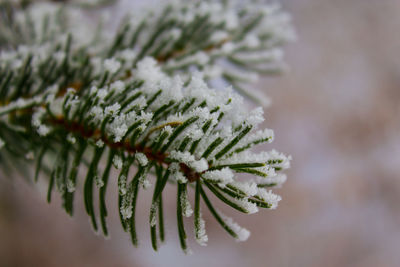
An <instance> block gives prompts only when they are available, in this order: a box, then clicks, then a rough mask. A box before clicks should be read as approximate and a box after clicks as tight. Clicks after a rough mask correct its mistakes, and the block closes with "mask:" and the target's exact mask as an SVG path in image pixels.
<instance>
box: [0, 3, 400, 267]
mask: <svg viewBox="0 0 400 267" xmlns="http://www.w3.org/2000/svg"><path fill="white" fill-rule="evenodd" d="M133 2H136V3H133ZM149 2H155V3H157V1H146V2H144V1H129V0H125V1H121V3H120V4H119V7H117V8H122V7H126V6H128V5H129V6H131V7H132V6H135V5H138V4H140V5H145V4H148V3H149ZM281 2H282V5H283V7H284V9H286V10H287V11H289V12H290V13H291V14H292V16H293V23H294V25H295V28H296V31H297V35H298V40H297V42H295V43H292V44H290V45H289V46H287V47H286V52H287V53H286V61H287V63H288V65H290V67H291V70H290V72H289V73H287V74H285V75H283V76H280V77H274V78H266V79H263V80H262V81H260V83H259V84H258V87H259V88H260V89H261V90H263V91H265V92H266V93H267V94H268V95H269V96H270V97H271V98H272V100H273V103H272V106H271V107H270V108H268V109H267V110H266V116H267V120H266V122H265V125H264V126H265V127H268V128H272V129H274V130H275V134H276V140H275V142H274V143H273V144H272V145H269V146H267V147H266V149H272V148H277V149H278V150H280V151H282V152H285V153H287V154H291V155H292V156H293V158H294V160H293V161H292V168H291V169H290V170H289V172H288V181H287V182H286V184H285V185H284V186H283V187H282V188H281V189H279V190H277V192H278V193H279V194H280V195H281V196H282V197H283V200H282V201H281V202H280V206H279V208H278V209H277V210H274V211H268V210H266V211H262V212H259V213H257V214H255V215H251V216H248V215H247V216H242V215H241V214H239V213H236V212H234V211H232V210H229V209H228V210H226V213H228V214H230V215H232V217H234V218H235V220H236V221H237V222H239V223H240V224H241V225H243V226H245V227H246V228H248V229H249V230H251V232H252V235H251V237H250V239H249V240H248V241H247V242H245V243H237V242H235V241H234V240H233V239H232V238H230V237H229V236H228V235H227V234H226V233H225V232H224V231H223V230H221V229H220V226H219V225H218V224H217V223H216V222H215V221H214V219H213V218H212V217H211V216H210V214H209V213H206V212H205V220H206V228H207V232H208V236H209V245H208V246H207V247H200V246H198V245H196V244H195V242H193V240H191V245H192V246H191V247H192V249H193V251H194V254H193V255H190V256H186V255H184V254H183V252H181V250H180V248H179V245H178V240H177V237H178V236H177V229H176V223H175V220H176V219H175V198H174V197H172V198H170V199H169V200H167V198H165V200H166V201H165V202H166V203H165V205H166V207H167V210H171V214H169V215H168V214H167V215H166V217H167V218H166V223H167V225H166V227H167V242H166V244H164V245H163V246H162V247H161V248H160V250H159V252H153V251H152V249H151V245H150V237H149V231H150V230H149V226H148V222H147V221H148V205H149V203H150V202H149V198H151V196H150V195H149V194H150V193H151V192H150V191H149V192H148V193H147V194H142V195H141V196H140V200H139V202H138V204H139V209H138V211H137V212H138V215H140V214H143V216H142V218H140V219H139V221H138V232H139V238H140V239H139V240H140V241H141V242H140V246H139V248H134V247H132V246H131V244H130V241H129V238H128V236H127V235H125V234H124V233H123V232H122V230H121V227H120V226H119V221H118V218H117V214H116V212H115V214H114V213H113V214H110V216H111V217H110V220H109V224H110V228H111V239H110V240H104V238H103V237H101V236H96V235H94V234H93V233H92V231H91V230H90V229H91V226H90V224H89V222H88V218H87V216H86V215H85V214H84V208H83V205H82V203H83V200H82V199H80V198H77V199H76V203H79V204H78V205H77V206H76V216H75V217H74V218H73V219H70V218H68V216H67V215H66V214H65V213H64V211H63V210H62V209H61V208H60V204H61V203H60V201H54V202H53V203H52V204H50V205H48V204H47V203H46V201H45V193H44V192H45V190H46V188H45V184H44V183H42V184H40V183H39V184H38V185H37V186H32V185H29V184H28V183H26V182H25V181H23V180H22V179H21V180H19V179H13V181H12V182H11V180H9V179H0V266H5V267H7V266H144V267H146V266H176V267H178V266H193V267H196V266H210V267H212V266H219V267H224V266H278V267H280V266H299V267H301V266H307V267H313V266H324V267H330V266H360V267H361V266H362V267H368V266H383V267H385V266H388V267H391V266H400V253H399V248H400V205H399V203H400V52H399V51H400V1H398V0H379V1H377V0H352V1H349V0H336V1H330V0H282V1H281ZM6 178H7V177H6ZM110 191H111V190H110ZM114 191H115V190H114ZM168 193H170V194H173V195H175V189H174V188H172V187H171V188H169V189H168V190H167V192H166V194H168ZM108 198H109V204H110V209H112V207H113V205H114V206H115V207H116V206H117V203H116V199H115V196H112V195H111V194H110V195H109V196H108ZM115 210H116V209H114V211H115ZM138 217H139V216H138ZM187 225H188V226H187V227H188V228H187V232H188V234H189V237H192V235H191V233H192V229H191V228H190V227H189V223H188V224H187ZM189 239H190V238H189Z"/></svg>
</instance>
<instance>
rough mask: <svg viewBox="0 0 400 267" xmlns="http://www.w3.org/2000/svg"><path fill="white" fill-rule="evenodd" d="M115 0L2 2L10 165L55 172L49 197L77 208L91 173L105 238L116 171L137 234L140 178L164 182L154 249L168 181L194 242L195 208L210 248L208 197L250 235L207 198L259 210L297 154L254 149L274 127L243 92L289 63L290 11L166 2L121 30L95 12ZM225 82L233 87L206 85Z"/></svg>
mask: <svg viewBox="0 0 400 267" xmlns="http://www.w3.org/2000/svg"><path fill="white" fill-rule="evenodd" d="M109 2H110V1H97V2H96V1H90V3H91V4H90V5H89V4H87V3H86V4H84V2H83V1H82V3H80V2H79V1H67V2H66V3H45V2H43V1H39V2H38V3H34V1H12V2H3V3H1V4H0V15H1V17H0V51H1V54H0V171H1V176H15V173H16V172H20V173H22V174H23V175H26V176H28V177H31V175H30V172H29V170H30V167H29V166H31V165H33V166H34V174H33V179H34V181H37V180H38V179H39V178H42V179H48V193H47V200H48V202H50V201H51V199H52V197H53V191H57V192H58V193H59V195H60V196H61V198H62V203H63V204H62V205H63V208H64V209H65V211H66V212H67V213H68V214H70V215H73V212H74V195H75V192H76V191H79V190H80V188H77V184H78V180H79V179H83V196H84V206H85V209H86V212H87V214H88V215H89V216H90V218H91V222H92V225H93V228H94V229H95V230H96V231H98V230H100V229H101V231H102V232H103V234H104V235H105V236H107V235H108V234H109V233H108V229H107V224H106V217H107V214H108V210H107V208H106V193H107V186H108V184H109V180H110V178H111V179H113V178H114V177H110V172H111V169H112V168H115V169H117V170H118V171H119V175H118V177H116V179H118V196H119V200H118V202H119V210H118V213H119V215H120V219H121V223H122V227H123V229H124V230H125V231H126V232H128V233H129V234H130V236H131V240H132V243H133V244H134V245H137V242H138V240H137V235H136V228H135V219H136V216H137V215H136V214H135V208H136V201H137V198H138V194H139V191H140V190H141V189H152V190H153V192H154V193H153V198H152V203H149V207H150V212H149V224H150V233H151V240H152V246H153V248H154V249H155V250H157V247H158V243H159V242H160V241H161V242H162V241H164V239H165V234H164V221H163V212H164V211H163V197H171V196H165V195H163V190H164V189H165V187H166V186H167V183H169V184H172V185H174V186H175V187H176V188H177V196H176V199H177V213H176V215H177V224H178V233H179V238H180V245H181V247H182V249H183V250H184V251H187V242H186V239H187V238H186V231H185V228H184V218H183V217H190V216H191V215H193V217H194V229H195V233H194V235H195V239H196V240H197V241H198V243H199V244H200V245H205V244H206V243H207V240H208V237H207V234H206V231H205V222H204V220H203V219H202V214H201V207H200V206H201V199H202V200H203V203H204V204H205V207H207V208H208V210H209V211H210V212H211V214H212V215H213V216H214V217H215V219H216V220H217V222H218V223H219V224H221V226H222V227H223V228H224V229H225V230H226V231H227V232H228V233H229V234H230V235H231V236H233V237H234V238H236V239H238V240H240V241H244V240H246V239H247V238H248V236H249V234H250V233H249V231H248V230H246V229H244V228H242V227H240V226H239V225H237V224H236V223H235V222H234V221H233V220H232V219H231V218H229V217H227V216H225V215H223V214H222V213H221V212H220V211H218V210H217V209H216V208H215V207H214V204H213V203H212V202H211V201H210V199H209V198H208V195H209V194H210V193H211V194H214V195H215V196H216V197H217V198H219V199H220V200H221V201H222V202H224V203H226V204H227V205H229V206H231V207H232V208H234V209H236V210H238V211H240V212H244V213H249V214H251V213H255V212H257V211H258V208H268V209H275V208H276V207H277V205H278V202H279V201H280V200H281V197H280V196H278V195H276V194H274V193H272V191H271V190H270V189H269V188H272V187H278V186H280V185H281V184H282V183H283V182H285V180H286V176H285V174H284V173H283V171H284V170H285V169H287V168H289V165H290V157H287V156H285V155H283V154H282V153H279V152H277V151H275V150H272V151H268V152H266V151H263V152H260V153H255V152H252V151H251V149H252V148H253V147H254V146H256V145H259V144H262V143H271V142H272V141H273V138H274V135H273V131H272V130H270V129H258V126H259V125H260V123H261V122H263V120H264V118H263V109H262V108H261V107H258V108H255V109H252V110H250V111H248V108H246V105H245V104H244V103H243V99H242V97H241V96H240V95H239V94H238V93H240V94H242V95H244V96H246V97H247V98H249V99H250V100H253V101H257V102H263V101H262V97H261V96H260V95H259V94H257V93H254V92H255V91H254V90H252V89H251V88H249V87H248V83H249V82H254V80H255V79H256V77H257V75H258V74H272V73H277V72H279V71H280V70H282V68H283V67H284V64H283V63H282V50H281V49H282V45H283V44H285V43H286V42H287V41H289V40H291V39H293V31H292V28H291V25H290V18H289V16H288V15H287V14H286V13H284V12H283V11H281V9H280V8H279V6H277V5H271V4H265V3H260V2H259V1H249V3H246V4H245V5H244V4H240V2H239V1H233V0H229V1H227V0H221V1H194V0H192V1H183V0H182V1H170V2H167V4H165V5H164V6H162V7H158V8H157V10H148V11H143V10H141V11H140V12H134V13H131V14H128V15H127V16H126V17H124V18H123V19H122V21H121V23H120V26H119V28H118V29H117V30H116V31H115V34H114V33H113V32H114V31H110V30H108V29H107V27H106V26H107V23H105V22H104V20H102V18H101V16H95V15H92V16H91V17H90V18H88V17H87V14H89V13H90V12H92V13H90V14H96V13H99V11H98V10H99V9H100V7H101V6H102V5H108V4H110V3H109ZM93 21H97V22H96V23H93ZM93 25H95V26H93ZM221 84H223V85H225V84H229V85H231V87H225V86H222V87H225V88H221V86H219V87H220V88H218V89H210V88H211V87H214V88H215V87H216V86H217V85H221ZM217 87H218V86H217ZM260 99H261V100H260ZM25 166H28V167H26V168H25ZM80 169H81V172H85V175H84V177H79V175H78V172H79V170H80ZM82 170H84V171H82ZM240 174H245V175H240ZM189 188H192V190H191V191H193V193H194V206H193V208H192V204H191V203H190V201H189V200H188V193H189ZM94 194H98V195H99V203H98V204H95V203H94ZM97 206H98V211H96V207H97Z"/></svg>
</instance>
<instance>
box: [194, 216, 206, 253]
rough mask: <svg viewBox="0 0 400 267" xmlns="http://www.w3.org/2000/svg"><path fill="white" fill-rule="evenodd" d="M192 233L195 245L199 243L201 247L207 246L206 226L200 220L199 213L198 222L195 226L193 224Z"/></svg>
mask: <svg viewBox="0 0 400 267" xmlns="http://www.w3.org/2000/svg"><path fill="white" fill-rule="evenodd" d="M194 233H195V237H196V241H197V243H199V244H200V245H201V246H207V242H208V236H207V234H206V225H205V222H204V220H203V218H202V215H201V213H200V218H199V221H198V222H196V224H195V229H194Z"/></svg>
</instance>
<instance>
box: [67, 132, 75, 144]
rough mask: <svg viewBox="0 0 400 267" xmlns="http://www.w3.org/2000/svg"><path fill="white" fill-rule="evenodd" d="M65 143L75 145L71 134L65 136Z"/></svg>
mask: <svg viewBox="0 0 400 267" xmlns="http://www.w3.org/2000/svg"><path fill="white" fill-rule="evenodd" d="M67 141H68V142H69V143H70V144H72V145H73V144H75V143H76V138H75V136H73V135H72V134H68V135H67Z"/></svg>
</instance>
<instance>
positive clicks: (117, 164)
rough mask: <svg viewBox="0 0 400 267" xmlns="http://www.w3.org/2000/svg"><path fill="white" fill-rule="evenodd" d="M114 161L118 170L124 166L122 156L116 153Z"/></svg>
mask: <svg viewBox="0 0 400 267" xmlns="http://www.w3.org/2000/svg"><path fill="white" fill-rule="evenodd" d="M113 163H114V166H115V168H117V169H118V170H120V169H121V168H122V159H121V157H120V156H118V155H115V156H114V158H113Z"/></svg>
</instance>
